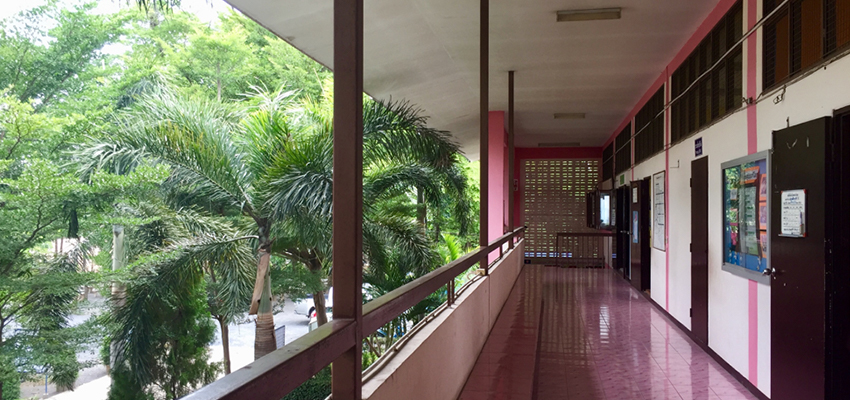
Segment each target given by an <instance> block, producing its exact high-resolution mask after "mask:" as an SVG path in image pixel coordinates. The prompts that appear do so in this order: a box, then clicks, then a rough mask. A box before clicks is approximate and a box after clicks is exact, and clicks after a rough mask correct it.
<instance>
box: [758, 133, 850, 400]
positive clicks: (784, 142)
mask: <svg viewBox="0 0 850 400" xmlns="http://www.w3.org/2000/svg"><path fill="white" fill-rule="evenodd" d="M829 123H830V121H829V119H828V118H822V119H819V120H815V121H811V122H807V123H804V124H801V125H797V126H793V127H790V128H787V129H783V130H781V131H776V132H773V160H772V168H771V169H772V171H771V172H772V174H771V175H772V180H773V183H772V185H771V186H772V190H771V202H772V205H771V213H770V215H771V218H770V223H771V227H772V229H771V235H770V239H771V254H770V267H771V268H772V269H773V279H771V283H770V310H771V312H770V332H771V352H770V358H771V393H772V398H773V400H797V399H823V398H824V396H825V387H824V386H825V371H824V370H825V362H826V361H825V353H826V352H825V345H826V343H825V336H826V333H825V328H824V325H825V320H826V298H827V296H826V295H825V293H826V291H827V290H826V289H827V288H826V279H827V278H828V277H827V274H826V259H825V258H826V252H825V251H824V248H825V246H824V244H825V230H824V222H825V218H826V214H825V212H824V208H825V206H826V198H825V197H826V196H825V189H826V178H825V173H826V162H827V161H826V152H827V148H826V132H827V128H828V125H829ZM798 189H803V190H805V219H804V220H805V236H804V237H787V236H785V235H783V234H782V229H781V227H782V217H783V212H782V192H783V191H789V190H798ZM845 206H846V205H845ZM845 223H846V221H845Z"/></svg>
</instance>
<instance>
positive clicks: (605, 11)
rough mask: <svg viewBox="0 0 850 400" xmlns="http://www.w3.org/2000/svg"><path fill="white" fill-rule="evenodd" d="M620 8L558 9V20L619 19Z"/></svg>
mask: <svg viewBox="0 0 850 400" xmlns="http://www.w3.org/2000/svg"><path fill="white" fill-rule="evenodd" d="M622 11H623V9H622V8H619V7H617V8H596V9H590V10H561V11H558V22H566V21H597V20H603V19H620V14H621V12H622Z"/></svg>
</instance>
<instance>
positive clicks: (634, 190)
mask: <svg viewBox="0 0 850 400" xmlns="http://www.w3.org/2000/svg"><path fill="white" fill-rule="evenodd" d="M637 202H638V188H637V186H635V187H633V188H632V203H635V204H637Z"/></svg>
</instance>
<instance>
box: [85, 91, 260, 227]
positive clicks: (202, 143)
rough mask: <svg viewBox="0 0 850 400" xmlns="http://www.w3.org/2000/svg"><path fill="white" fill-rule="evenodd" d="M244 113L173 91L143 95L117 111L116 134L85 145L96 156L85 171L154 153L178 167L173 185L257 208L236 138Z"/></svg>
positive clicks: (123, 163)
mask: <svg viewBox="0 0 850 400" xmlns="http://www.w3.org/2000/svg"><path fill="white" fill-rule="evenodd" d="M231 108H232V107H231ZM238 118H239V113H238V112H236V113H234V112H233V111H231V109H229V108H227V107H224V106H222V105H221V104H217V103H215V102H209V101H200V100H186V99H183V98H181V97H179V96H176V95H174V94H172V93H170V92H168V91H159V92H154V93H151V94H146V95H143V96H140V97H139V99H138V102H137V103H136V105H135V107H133V108H132V109H131V110H128V111H124V112H121V113H119V115H118V116H117V118H116V119H117V132H116V133H115V134H113V135H110V136H106V137H105V138H103V139H100V140H99V141H97V142H95V143H92V144H91V145H90V146H89V147H88V148H87V149H86V150H84V152H83V155H87V156H89V157H90V158H91V159H92V160H93V161H91V162H89V163H87V164H86V165H84V168H83V171H84V172H86V171H91V170H92V169H94V168H98V167H100V168H102V167H104V166H121V168H129V167H132V166H133V165H136V164H138V162H139V160H140V159H142V158H148V159H152V160H155V161H158V162H164V163H167V164H169V165H171V166H172V167H173V169H172V176H171V178H170V179H169V182H170V184H172V185H181V186H188V187H191V188H192V191H191V192H192V193H193V194H194V195H195V196H198V197H203V198H208V199H211V200H225V201H227V202H228V203H229V204H231V205H233V206H235V207H237V208H239V209H241V210H244V211H246V212H248V213H251V212H253V210H252V206H253V204H252V203H253V202H252V196H251V193H250V191H251V184H252V181H253V178H254V177H253V175H252V174H251V171H250V170H249V169H248V168H247V166H246V165H245V163H244V161H243V159H242V154H243V153H244V151H243V150H242V149H241V148H239V147H238V145H237V144H236V143H235V142H234V141H233V140H232V139H231V136H232V135H234V134H235V132H236V131H238V126H237V125H236V124H235V123H234V122H233V121H235V120H237V119H238Z"/></svg>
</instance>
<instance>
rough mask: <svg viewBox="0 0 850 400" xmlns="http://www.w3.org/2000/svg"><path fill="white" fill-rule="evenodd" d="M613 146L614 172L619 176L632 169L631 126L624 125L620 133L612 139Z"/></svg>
mask: <svg viewBox="0 0 850 400" xmlns="http://www.w3.org/2000/svg"><path fill="white" fill-rule="evenodd" d="M614 146H615V147H616V150H615V152H616V155H615V156H614V168H615V169H614V171H615V172H616V173H617V174H620V173H623V172H625V171H627V170H628V169H629V168H631V167H632V124H628V125H626V127H625V128H624V129H623V130H622V131H620V134H619V135H617V138H616V139H614Z"/></svg>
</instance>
